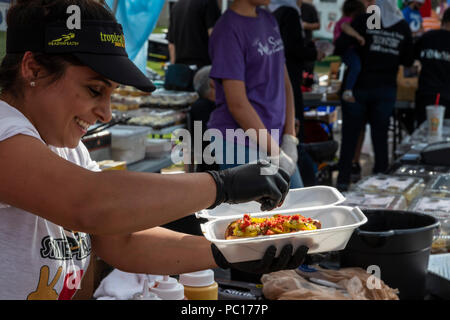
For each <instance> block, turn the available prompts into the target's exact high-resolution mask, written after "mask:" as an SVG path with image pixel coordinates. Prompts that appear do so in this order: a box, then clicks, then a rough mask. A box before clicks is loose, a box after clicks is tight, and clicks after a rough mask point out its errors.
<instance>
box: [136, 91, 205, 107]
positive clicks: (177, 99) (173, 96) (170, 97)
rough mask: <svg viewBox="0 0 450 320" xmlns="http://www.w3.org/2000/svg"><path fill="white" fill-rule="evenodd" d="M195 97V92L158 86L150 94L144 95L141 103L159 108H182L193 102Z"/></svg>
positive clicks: (196, 95)
mask: <svg viewBox="0 0 450 320" xmlns="http://www.w3.org/2000/svg"><path fill="white" fill-rule="evenodd" d="M197 99H198V93H197V92H190V91H174V90H166V89H163V88H160V89H156V90H155V91H153V92H152V94H151V95H150V96H146V97H144V98H143V100H142V105H143V106H151V107H159V108H167V107H171V108H184V107H187V106H189V105H191V104H192V103H194V102H195V101H196V100H197Z"/></svg>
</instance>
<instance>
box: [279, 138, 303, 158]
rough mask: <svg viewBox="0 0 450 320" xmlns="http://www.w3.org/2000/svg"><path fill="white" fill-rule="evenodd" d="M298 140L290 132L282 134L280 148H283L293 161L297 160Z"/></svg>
mask: <svg viewBox="0 0 450 320" xmlns="http://www.w3.org/2000/svg"><path fill="white" fill-rule="evenodd" d="M298 144H299V141H298V139H297V137H294V136H293V135H290V134H284V135H283V138H282V141H281V150H283V151H284V152H285V153H286V154H287V155H288V156H289V158H291V159H292V161H293V162H294V163H297V160H298V151H297V146H298Z"/></svg>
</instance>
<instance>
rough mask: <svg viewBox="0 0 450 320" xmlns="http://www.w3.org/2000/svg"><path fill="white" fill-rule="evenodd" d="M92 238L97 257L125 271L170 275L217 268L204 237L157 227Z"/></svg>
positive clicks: (209, 244) (208, 243)
mask: <svg viewBox="0 0 450 320" xmlns="http://www.w3.org/2000/svg"><path fill="white" fill-rule="evenodd" d="M91 239H92V248H93V250H94V252H95V254H96V255H98V256H99V257H101V258H102V260H104V261H105V262H107V263H108V264H110V265H112V266H114V267H116V268H118V269H120V270H122V271H125V272H132V273H147V274H169V275H170V274H180V273H185V272H193V271H198V270H205V269H210V268H216V267H217V265H216V264H215V262H214V258H213V256H212V253H211V247H210V246H211V243H210V242H209V241H208V240H206V239H205V238H204V237H201V236H193V235H188V234H183V233H178V232H175V231H171V230H168V229H164V228H159V227H156V228H152V229H148V230H144V231H141V232H136V233H133V234H127V235H122V236H92V237H91ZM168 252H170V254H167V253H168Z"/></svg>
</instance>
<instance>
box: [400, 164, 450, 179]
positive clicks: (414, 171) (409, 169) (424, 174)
mask: <svg viewBox="0 0 450 320" xmlns="http://www.w3.org/2000/svg"><path fill="white" fill-rule="evenodd" d="M449 170H450V169H449V168H448V167H443V166H427V165H415V164H414V165H413V164H405V165H402V166H400V167H399V168H398V169H397V170H395V172H394V175H397V176H409V177H418V178H422V179H424V180H425V181H426V182H427V181H429V180H430V179H432V178H435V177H437V176H439V175H441V174H445V173H450V172H449Z"/></svg>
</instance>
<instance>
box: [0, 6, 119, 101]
mask: <svg viewBox="0 0 450 320" xmlns="http://www.w3.org/2000/svg"><path fill="white" fill-rule="evenodd" d="M70 5H77V6H78V7H79V8H80V13H81V17H82V19H86V20H108V21H116V20H115V17H114V15H113V14H112V13H111V11H110V10H109V9H108V8H107V7H105V6H104V5H103V4H101V3H99V1H94V0H16V1H13V2H12V5H11V8H10V9H9V10H8V14H7V17H6V22H7V25H8V27H14V26H20V25H42V24H46V23H50V22H56V21H63V20H64V19H66V17H68V14H67V13H66V10H67V7H68V6H70ZM23 55H24V53H14V54H11V53H9V54H8V53H7V54H6V56H5V57H4V58H3V60H2V62H1V64H0V89H1V90H2V92H4V91H8V92H9V93H10V94H12V95H14V96H16V97H17V96H20V95H21V94H22V90H21V87H22V85H23V79H21V77H20V76H19V71H20V66H21V62H22V59H23ZM33 57H34V59H35V60H36V61H37V63H39V64H40V65H41V66H42V67H44V68H45V70H46V71H47V72H48V77H50V78H49V79H50V82H49V83H52V82H55V81H57V80H59V79H60V78H61V77H62V76H63V75H64V72H65V70H66V68H67V66H68V65H83V64H82V63H81V62H80V61H79V60H78V59H77V58H75V57H74V56H73V55H71V54H46V53H42V52H33Z"/></svg>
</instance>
